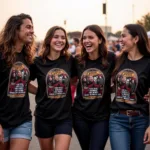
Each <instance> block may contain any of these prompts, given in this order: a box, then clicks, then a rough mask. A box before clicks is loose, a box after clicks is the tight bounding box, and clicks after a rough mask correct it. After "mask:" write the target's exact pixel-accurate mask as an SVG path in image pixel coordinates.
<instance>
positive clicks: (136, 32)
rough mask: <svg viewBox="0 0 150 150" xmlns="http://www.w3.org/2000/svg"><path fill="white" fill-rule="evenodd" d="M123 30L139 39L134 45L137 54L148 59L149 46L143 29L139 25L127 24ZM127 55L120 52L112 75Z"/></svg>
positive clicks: (149, 55)
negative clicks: (135, 45)
mask: <svg viewBox="0 0 150 150" xmlns="http://www.w3.org/2000/svg"><path fill="white" fill-rule="evenodd" d="M124 28H126V29H127V30H128V31H129V33H130V34H131V36H132V37H136V36H138V37H139V40H138V42H137V43H136V44H137V47H138V50H139V52H140V53H141V54H142V55H144V56H148V57H150V45H149V41H148V36H147V34H146V31H145V29H144V28H143V27H142V26H141V25H139V24H127V25H125V26H124ZM127 54H128V53H127V52H122V53H121V54H120V55H119V56H118V59H117V62H116V67H115V69H114V71H113V74H114V75H115V74H116V72H117V71H118V69H119V67H120V65H121V64H122V63H123V62H124V61H125V58H126V57H127Z"/></svg>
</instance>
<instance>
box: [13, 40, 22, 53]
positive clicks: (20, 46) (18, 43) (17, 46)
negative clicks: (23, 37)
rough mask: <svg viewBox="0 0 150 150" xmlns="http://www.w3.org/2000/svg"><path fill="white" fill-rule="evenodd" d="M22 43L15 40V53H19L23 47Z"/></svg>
mask: <svg viewBox="0 0 150 150" xmlns="http://www.w3.org/2000/svg"><path fill="white" fill-rule="evenodd" d="M23 46H24V44H22V43H20V42H16V43H15V45H14V48H15V51H16V52H17V53H20V52H21V51H22V49H23Z"/></svg>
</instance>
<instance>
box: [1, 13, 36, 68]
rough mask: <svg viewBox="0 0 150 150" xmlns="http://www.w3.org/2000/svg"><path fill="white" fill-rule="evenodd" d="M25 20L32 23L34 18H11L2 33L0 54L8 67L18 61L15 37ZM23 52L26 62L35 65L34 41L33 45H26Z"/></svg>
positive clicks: (27, 16)
mask: <svg viewBox="0 0 150 150" xmlns="http://www.w3.org/2000/svg"><path fill="white" fill-rule="evenodd" d="M24 19H29V20H31V22H32V18H31V17H30V16H29V15H27V14H19V15H14V16H11V17H10V18H9V19H8V21H7V22H6V25H5V26H4V28H3V30H2V31H1V33H0V52H1V53H2V56H3V58H4V59H5V60H6V63H7V65H8V66H11V65H12V64H13V63H14V61H15V59H16V50H15V48H14V44H15V40H16V39H15V37H16V32H17V31H18V30H19V29H20V26H21V25H22V24H23V20H24ZM23 50H24V54H25V59H26V62H27V63H28V64H31V63H33V52H34V40H33V42H32V43H28V44H25V45H24V48H23Z"/></svg>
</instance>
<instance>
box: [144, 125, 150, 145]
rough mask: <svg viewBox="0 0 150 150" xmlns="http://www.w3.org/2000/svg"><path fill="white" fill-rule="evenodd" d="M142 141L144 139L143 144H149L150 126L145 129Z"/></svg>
mask: <svg viewBox="0 0 150 150" xmlns="http://www.w3.org/2000/svg"><path fill="white" fill-rule="evenodd" d="M143 141H144V144H150V126H149V127H148V128H147V129H146V131H145V135H144V139H143Z"/></svg>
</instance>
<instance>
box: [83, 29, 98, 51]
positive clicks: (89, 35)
mask: <svg viewBox="0 0 150 150" xmlns="http://www.w3.org/2000/svg"><path fill="white" fill-rule="evenodd" d="M82 39H83V40H82V43H83V46H84V48H85V49H86V51H87V53H93V52H98V48H99V44H100V43H101V40H100V39H99V38H98V36H97V35H96V34H95V33H94V32H92V31H91V30H89V29H87V30H85V31H84V33H83V38H82Z"/></svg>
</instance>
